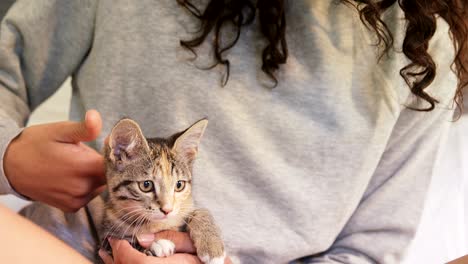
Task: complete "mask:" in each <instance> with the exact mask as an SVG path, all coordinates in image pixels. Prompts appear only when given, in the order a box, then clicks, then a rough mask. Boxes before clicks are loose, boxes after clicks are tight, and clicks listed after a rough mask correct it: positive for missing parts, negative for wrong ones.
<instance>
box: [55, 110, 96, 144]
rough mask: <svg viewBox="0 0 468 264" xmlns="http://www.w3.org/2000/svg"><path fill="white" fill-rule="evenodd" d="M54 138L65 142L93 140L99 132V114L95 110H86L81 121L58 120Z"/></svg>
mask: <svg viewBox="0 0 468 264" xmlns="http://www.w3.org/2000/svg"><path fill="white" fill-rule="evenodd" d="M57 125H58V126H60V128H59V129H58V131H57V133H56V135H55V140H57V141H60V142H66V143H78V142H81V141H85V142H86V141H93V140H95V139H96V138H97V136H98V135H99V134H100V133H101V128H102V120H101V115H100V114H99V112H97V111H96V110H89V111H88V112H86V116H85V120H84V121H82V122H60V123H57Z"/></svg>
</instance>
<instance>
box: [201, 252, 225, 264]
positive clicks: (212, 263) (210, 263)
mask: <svg viewBox="0 0 468 264" xmlns="http://www.w3.org/2000/svg"><path fill="white" fill-rule="evenodd" d="M199 258H200V260H201V261H202V262H203V263H204V264H224V259H225V258H226V253H223V255H222V256H221V257H216V258H210V256H208V255H206V256H201V257H199Z"/></svg>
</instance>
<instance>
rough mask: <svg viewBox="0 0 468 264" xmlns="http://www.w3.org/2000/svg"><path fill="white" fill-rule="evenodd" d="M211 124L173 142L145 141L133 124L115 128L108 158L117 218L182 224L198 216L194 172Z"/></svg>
mask: <svg viewBox="0 0 468 264" xmlns="http://www.w3.org/2000/svg"><path fill="white" fill-rule="evenodd" d="M207 124H208V120H206V119H203V120H200V121H198V122H196V123H195V124H193V125H192V126H190V127H189V128H187V129H186V130H185V131H182V132H179V133H177V134H174V135H172V136H171V137H169V138H145V137H144V136H143V133H142V131H141V129H140V127H139V126H138V124H137V123H136V122H134V121H133V120H131V119H123V120H121V121H119V122H118V123H117V124H116V125H115V127H114V128H113V129H112V132H111V134H110V135H109V138H108V140H107V141H106V144H105V147H104V155H105V160H106V177H107V184H108V191H109V198H110V199H109V204H108V206H109V207H110V209H111V210H112V211H113V212H114V214H115V216H116V217H127V218H134V219H136V218H137V217H141V218H142V219H143V218H144V219H146V220H147V221H150V222H155V221H156V222H157V221H160V222H180V221H181V220H182V219H183V218H185V216H186V215H187V214H188V213H190V212H191V211H192V209H193V208H192V206H193V202H192V195H191V187H192V186H191V183H192V166H193V162H194V160H195V157H196V154H197V151H198V145H199V142H200V139H201V137H202V136H203V132H204V131H205V128H206V125H207ZM125 214H127V215H126V216H125Z"/></svg>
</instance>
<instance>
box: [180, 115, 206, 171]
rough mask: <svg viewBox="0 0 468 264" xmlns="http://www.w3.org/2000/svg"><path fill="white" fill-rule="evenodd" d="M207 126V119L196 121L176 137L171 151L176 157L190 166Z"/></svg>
mask: <svg viewBox="0 0 468 264" xmlns="http://www.w3.org/2000/svg"><path fill="white" fill-rule="evenodd" d="M207 125H208V120H207V119H202V120H200V121H197V122H196V123H195V124H193V125H192V126H190V127H189V128H187V130H185V131H184V132H182V133H181V135H180V136H178V137H177V139H176V141H175V143H174V146H173V147H172V149H173V150H174V151H175V153H176V155H177V156H178V157H179V158H181V159H183V160H185V161H186V162H188V163H189V164H191V163H192V162H193V161H194V160H195V157H196V155H197V152H198V145H199V144H200V140H201V138H202V136H203V133H204V132H205V128H206V126H207Z"/></svg>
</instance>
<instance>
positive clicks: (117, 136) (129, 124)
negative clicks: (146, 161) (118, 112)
mask: <svg viewBox="0 0 468 264" xmlns="http://www.w3.org/2000/svg"><path fill="white" fill-rule="evenodd" d="M108 144H109V148H110V151H109V158H110V160H112V161H113V162H114V163H115V164H116V165H118V166H117V167H118V168H120V169H121V168H122V166H123V165H124V163H125V162H127V161H132V160H134V159H135V158H137V157H138V155H145V154H147V153H148V151H149V146H148V142H147V141H146V139H145V137H144V136H143V133H142V132H141V129H140V126H139V125H138V124H137V123H136V122H135V121H133V120H131V119H122V120H120V121H119V122H118V123H117V124H116V125H115V126H114V128H113V129H112V132H111V134H110V136H109V143H108Z"/></svg>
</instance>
